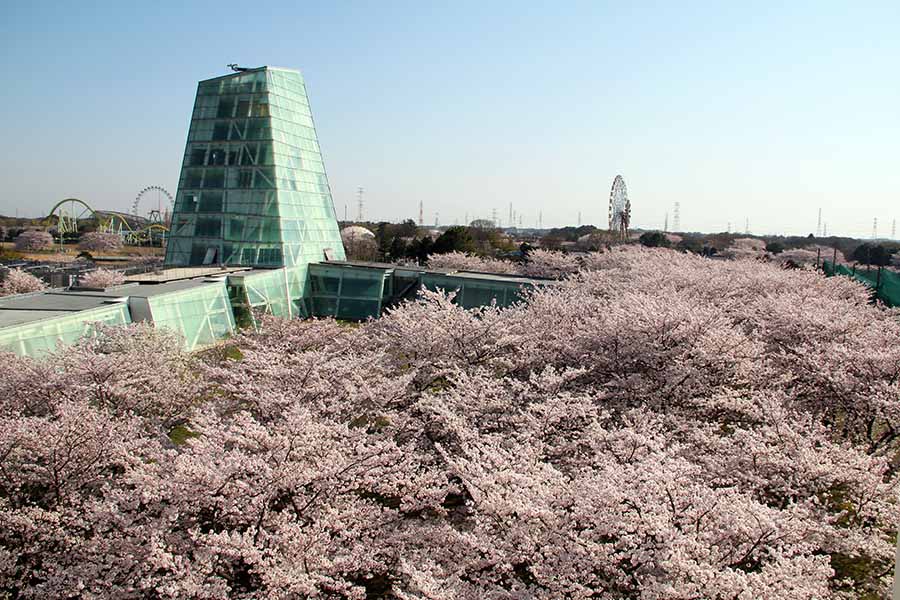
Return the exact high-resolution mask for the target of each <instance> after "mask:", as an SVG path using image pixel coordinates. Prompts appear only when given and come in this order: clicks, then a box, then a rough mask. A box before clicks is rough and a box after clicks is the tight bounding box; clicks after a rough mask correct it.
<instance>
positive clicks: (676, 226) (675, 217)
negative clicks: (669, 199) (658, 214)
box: [672, 202, 681, 233]
mask: <svg viewBox="0 0 900 600" xmlns="http://www.w3.org/2000/svg"><path fill="white" fill-rule="evenodd" d="M672 231H673V232H674V233H677V232H679V231H681V202H676V203H675V210H673V211H672Z"/></svg>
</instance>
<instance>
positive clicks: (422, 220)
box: [419, 200, 425, 225]
mask: <svg viewBox="0 0 900 600" xmlns="http://www.w3.org/2000/svg"><path fill="white" fill-rule="evenodd" d="M424 224H425V208H424V206H422V201H421V200H419V225H424Z"/></svg>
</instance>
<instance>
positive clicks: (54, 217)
mask: <svg viewBox="0 0 900 600" xmlns="http://www.w3.org/2000/svg"><path fill="white" fill-rule="evenodd" d="M153 199H155V200H156V203H155V204H156V207H155V208H151V209H150V210H148V211H147V216H146V217H144V216H141V215H140V212H139V211H140V205H141V201H142V200H153ZM173 201H174V199H173V198H172V194H170V193H169V192H168V191H167V190H166V189H165V188H163V187H161V186H158V185H151V186H149V187H145V188H144V189H142V190H141V191H140V192H138V195H137V197H135V199H134V203H133V204H132V206H131V212H132V214H130V215H128V214H125V213H121V212H115V211H96V210H94V209H93V208H91V206H89V205H88V203H87V202H85V201H84V200H80V199H78V198H66V199H65V200H61V201H59V202H57V203H56V205H55V206H54V207H53V208H52V209H51V210H50V214H49V215H48V216H47V217H46V218H45V219H44V222H45V223H46V224H47V226H48V227H50V228H53V227H54V226H55V229H56V233H57V235H58V236H59V238H60V240H62V239H64V238H65V237H67V236H76V235H78V231H79V224H81V225H84V224H85V221H93V224H94V228H95V229H96V230H97V231H102V232H104V233H115V234H118V235H120V236H121V237H122V242H123V243H124V244H126V245H130V246H140V245H147V244H153V243H156V242H162V241H164V240H165V238H166V235H167V234H168V233H169V227H168V222H167V221H168V219H169V217H170V216H171V208H172V204H173ZM151 206H152V203H151Z"/></svg>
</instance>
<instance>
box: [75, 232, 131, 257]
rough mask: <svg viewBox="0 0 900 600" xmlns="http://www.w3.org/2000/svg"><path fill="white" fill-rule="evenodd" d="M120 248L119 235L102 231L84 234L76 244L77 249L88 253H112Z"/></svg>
mask: <svg viewBox="0 0 900 600" xmlns="http://www.w3.org/2000/svg"><path fill="white" fill-rule="evenodd" d="M121 247H122V237H121V236H120V235H119V234H117V233H104V232H102V231H90V232H88V233H85V234H84V235H82V236H81V239H80V240H79V242H78V248H79V249H80V250H86V251H88V252H113V251H115V250H118V249H119V248H121Z"/></svg>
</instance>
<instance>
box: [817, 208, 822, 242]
mask: <svg viewBox="0 0 900 600" xmlns="http://www.w3.org/2000/svg"><path fill="white" fill-rule="evenodd" d="M816 237H822V209H821V208H820V209H819V220H818V221H816Z"/></svg>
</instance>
